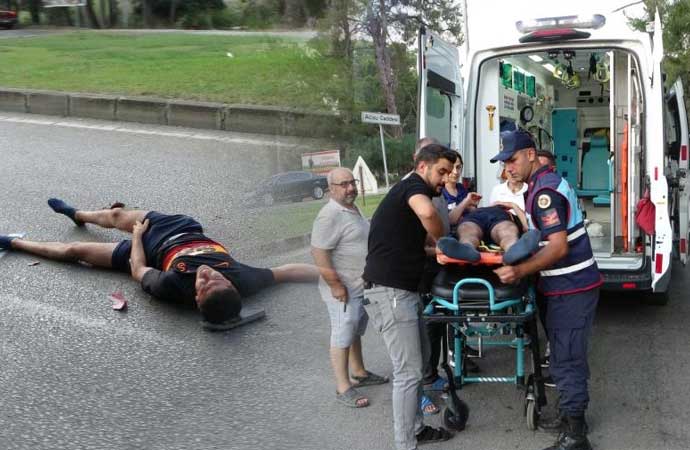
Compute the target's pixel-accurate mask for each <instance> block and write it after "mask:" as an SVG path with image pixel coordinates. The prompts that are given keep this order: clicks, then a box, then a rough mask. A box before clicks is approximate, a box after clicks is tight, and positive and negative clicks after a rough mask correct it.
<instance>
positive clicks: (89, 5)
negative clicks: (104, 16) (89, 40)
mask: <svg viewBox="0 0 690 450" xmlns="http://www.w3.org/2000/svg"><path fill="white" fill-rule="evenodd" d="M86 15H87V16H88V18H89V22H91V27H92V28H101V24H100V22H99V21H98V17H97V16H96V12H95V11H94V10H93V0H86Z"/></svg>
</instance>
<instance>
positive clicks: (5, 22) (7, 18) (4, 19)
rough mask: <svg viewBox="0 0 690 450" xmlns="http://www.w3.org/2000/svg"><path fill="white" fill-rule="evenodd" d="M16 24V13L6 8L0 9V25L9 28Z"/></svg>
mask: <svg viewBox="0 0 690 450" xmlns="http://www.w3.org/2000/svg"><path fill="white" fill-rule="evenodd" d="M15 25H17V13H16V12H15V11H9V10H7V9H0V27H2V28H7V29H10V28H12V27H14V26H15Z"/></svg>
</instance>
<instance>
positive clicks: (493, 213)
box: [460, 206, 513, 240]
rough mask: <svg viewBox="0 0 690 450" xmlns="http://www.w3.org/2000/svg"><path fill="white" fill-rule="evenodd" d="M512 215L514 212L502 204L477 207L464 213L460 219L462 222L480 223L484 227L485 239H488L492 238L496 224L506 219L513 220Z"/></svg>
mask: <svg viewBox="0 0 690 450" xmlns="http://www.w3.org/2000/svg"><path fill="white" fill-rule="evenodd" d="M511 216H512V214H510V213H509V212H508V211H507V210H505V209H504V208H502V207H500V206H488V207H485V208H475V209H473V210H472V211H470V212H468V213H466V214H463V216H462V219H460V224H462V223H464V222H472V223H474V224H476V225H478V226H479V227H480V228H481V229H482V233H483V234H484V236H483V237H484V240H487V239H490V238H491V230H493V229H494V227H495V226H496V225H498V224H499V223H501V222H505V221H506V220H507V221H509V222H513V219H512V218H511Z"/></svg>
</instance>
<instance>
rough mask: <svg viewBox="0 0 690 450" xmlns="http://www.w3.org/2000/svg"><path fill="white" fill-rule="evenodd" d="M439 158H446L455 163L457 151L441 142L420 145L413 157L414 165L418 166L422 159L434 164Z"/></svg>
mask: <svg viewBox="0 0 690 450" xmlns="http://www.w3.org/2000/svg"><path fill="white" fill-rule="evenodd" d="M439 159H447V160H448V161H450V162H451V163H453V164H455V161H457V159H458V153H457V152H455V151H453V150H451V149H449V148H448V147H446V146H445V145H441V144H429V145H427V146H424V147H422V148H421V149H420V150H419V151H418V152H417V156H416V157H415V159H414V166H415V168H416V167H419V163H421V162H422V161H423V162H425V163H427V164H436V163H437V162H438V160H439Z"/></svg>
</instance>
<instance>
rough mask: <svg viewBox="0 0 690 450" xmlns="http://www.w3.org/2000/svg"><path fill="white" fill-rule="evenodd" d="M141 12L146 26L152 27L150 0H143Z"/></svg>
mask: <svg viewBox="0 0 690 450" xmlns="http://www.w3.org/2000/svg"><path fill="white" fill-rule="evenodd" d="M141 12H142V15H143V19H144V26H145V27H146V28H151V4H150V3H149V0H141Z"/></svg>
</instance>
